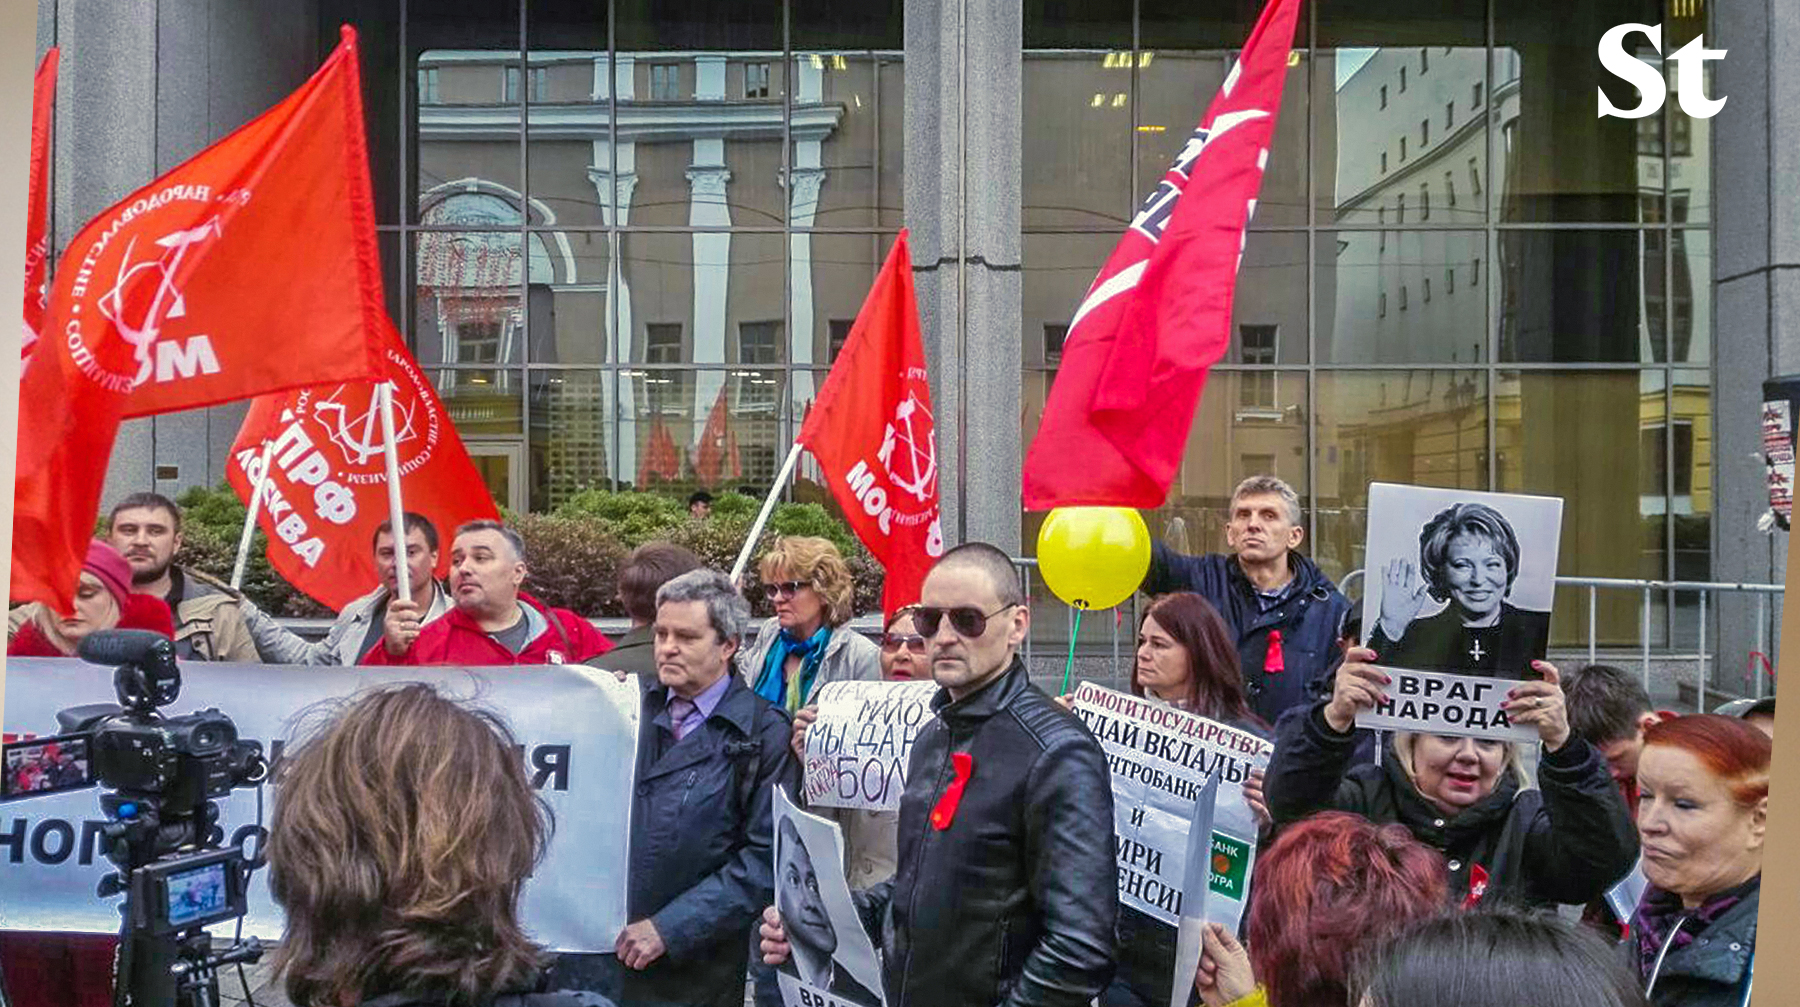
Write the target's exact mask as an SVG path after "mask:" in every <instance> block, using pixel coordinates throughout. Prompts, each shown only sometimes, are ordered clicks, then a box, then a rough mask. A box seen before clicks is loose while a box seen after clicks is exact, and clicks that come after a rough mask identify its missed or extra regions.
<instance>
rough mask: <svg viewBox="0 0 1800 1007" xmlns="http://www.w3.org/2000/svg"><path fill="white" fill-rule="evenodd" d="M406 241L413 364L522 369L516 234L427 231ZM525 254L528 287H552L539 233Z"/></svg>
mask: <svg viewBox="0 0 1800 1007" xmlns="http://www.w3.org/2000/svg"><path fill="white" fill-rule="evenodd" d="M412 240H413V346H414V351H415V353H416V355H417V356H418V359H419V363H421V364H423V365H424V366H426V367H433V366H436V365H438V364H455V365H466V366H480V365H483V364H489V365H507V364H521V363H524V362H525V344H526V338H525V309H524V304H523V302H522V301H521V300H520V296H519V291H520V288H521V285H522V282H523V279H524V275H523V274H524V270H523V268H522V265H523V264H522V262H521V259H522V258H523V256H521V254H520V246H521V239H520V235H519V232H517V231H467V232H457V231H429V232H423V233H415V234H414V235H413V236H412ZM531 253H532V254H531V256H530V259H531V267H530V280H531V283H532V285H533V287H534V288H536V287H538V286H540V285H544V284H549V283H551V282H553V274H552V268H551V260H550V254H549V250H548V248H547V247H546V246H545V245H544V244H543V242H542V240H541V239H540V236H538V235H533V236H532V243H531ZM492 376H493V375H492V374H490V377H492ZM497 381H498V379H497V378H496V383H497Z"/></svg>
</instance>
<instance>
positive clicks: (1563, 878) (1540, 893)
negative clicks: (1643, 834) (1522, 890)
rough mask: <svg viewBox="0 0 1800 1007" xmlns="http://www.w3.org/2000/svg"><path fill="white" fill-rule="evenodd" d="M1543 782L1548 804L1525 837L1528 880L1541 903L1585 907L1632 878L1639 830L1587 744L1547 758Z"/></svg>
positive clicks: (1576, 741)
mask: <svg viewBox="0 0 1800 1007" xmlns="http://www.w3.org/2000/svg"><path fill="white" fill-rule="evenodd" d="M1538 777H1539V780H1538V787H1539V789H1540V790H1542V791H1543V794H1544V802H1543V804H1542V806H1541V807H1540V808H1539V809H1538V813H1537V817H1536V818H1535V820H1533V821H1532V823H1531V830H1530V832H1528V833H1527V834H1526V837H1525V866H1526V870H1527V871H1529V872H1530V873H1529V875H1528V876H1527V879H1526V880H1527V883H1528V884H1529V885H1530V890H1531V892H1532V894H1534V895H1535V896H1537V897H1539V898H1541V899H1545V900H1551V901H1556V902H1565V903H1568V904H1570V905H1580V904H1582V903H1584V902H1586V901H1588V900H1589V899H1592V898H1594V897H1596V896H1598V895H1600V894H1602V893H1604V892H1605V891H1606V890H1607V889H1608V888H1609V887H1611V886H1612V885H1614V884H1616V883H1617V882H1618V881H1619V879H1621V878H1623V877H1624V876H1625V875H1626V874H1628V873H1630V871H1631V867H1632V865H1633V864H1635V863H1636V862H1637V855H1638V835H1637V828H1636V827H1635V826H1634V825H1633V824H1632V821H1631V813H1630V812H1629V811H1628V810H1627V809H1626V807H1625V798H1624V797H1623V796H1622V795H1621V794H1620V793H1619V788H1618V785H1617V784H1615V783H1613V780H1612V775H1611V774H1610V773H1609V772H1608V771H1607V768H1606V759H1605V757H1603V756H1602V755H1601V754H1600V753H1599V752H1598V751H1597V750H1595V749H1594V747H1593V746H1591V745H1589V744H1588V743H1587V742H1586V741H1583V740H1582V739H1580V738H1573V737H1572V738H1570V739H1569V740H1568V741H1567V742H1566V743H1564V745H1563V747H1562V748H1561V750H1559V751H1555V752H1547V753H1545V754H1544V757H1543V758H1542V759H1541V760H1540V761H1539V762H1538Z"/></svg>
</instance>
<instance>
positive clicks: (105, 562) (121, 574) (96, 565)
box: [81, 539, 131, 612]
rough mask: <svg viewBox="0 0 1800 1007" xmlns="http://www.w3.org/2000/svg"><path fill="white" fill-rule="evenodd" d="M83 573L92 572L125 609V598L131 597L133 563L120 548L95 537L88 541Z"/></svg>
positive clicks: (82, 567) (114, 599) (121, 608)
mask: <svg viewBox="0 0 1800 1007" xmlns="http://www.w3.org/2000/svg"><path fill="white" fill-rule="evenodd" d="M81 570H82V572H83V573H91V574H93V575H94V576H95V577H98V578H99V579H100V583H102V584H104V585H106V590H107V591H108V592H110V593H111V594H112V596H113V601H115V602H118V604H119V610H120V611H121V612H122V611H124V609H125V599H127V598H129V597H131V564H129V563H127V562H125V557H123V556H121V555H119V550H117V549H114V548H113V547H112V546H110V545H108V544H107V543H105V542H102V541H100V540H99V539H95V540H93V541H92V542H89V543H88V551H87V559H86V560H85V561H83V562H82V564H81Z"/></svg>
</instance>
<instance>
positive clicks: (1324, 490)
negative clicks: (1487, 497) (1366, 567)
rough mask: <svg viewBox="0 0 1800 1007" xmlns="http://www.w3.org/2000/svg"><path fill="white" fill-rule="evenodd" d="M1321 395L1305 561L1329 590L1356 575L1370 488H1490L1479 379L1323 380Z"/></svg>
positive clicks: (1453, 374) (1477, 375) (1397, 375)
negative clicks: (1321, 573)
mask: <svg viewBox="0 0 1800 1007" xmlns="http://www.w3.org/2000/svg"><path fill="white" fill-rule="evenodd" d="M1318 388H1319V391H1318V405H1319V409H1318V417H1319V422H1318V425H1317V430H1318V433H1317V439H1316V441H1315V443H1314V445H1313V455H1314V459H1315V461H1316V462H1317V464H1318V480H1319V481H1318V485H1317V487H1316V492H1315V493H1314V494H1313V500H1312V505H1313V546H1312V552H1313V558H1314V559H1316V560H1318V561H1319V564H1320V565H1321V566H1322V567H1324V569H1325V572H1326V573H1327V574H1329V575H1330V576H1331V577H1332V578H1333V579H1334V580H1341V579H1343V576H1344V575H1345V574H1346V573H1348V572H1349V571H1351V570H1360V569H1362V568H1363V561H1364V547H1365V545H1366V544H1367V541H1368V520H1369V509H1368V508H1369V484H1370V483H1372V482H1392V483H1408V484H1412V485H1417V486H1442V487H1450V488H1455V489H1474V490H1481V489H1486V488H1487V481H1488V478H1487V476H1488V434H1487V430H1488V428H1487V420H1488V412H1487V411H1488V402H1487V373H1486V372H1485V371H1453V370H1405V371H1402V370H1394V371H1339V372H1335V373H1334V372H1330V371H1324V372H1321V373H1320V374H1319V386H1318Z"/></svg>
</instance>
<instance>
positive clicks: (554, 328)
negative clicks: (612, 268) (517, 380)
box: [526, 231, 615, 364]
mask: <svg viewBox="0 0 1800 1007" xmlns="http://www.w3.org/2000/svg"><path fill="white" fill-rule="evenodd" d="M532 239H533V240H534V242H541V243H542V244H543V246H544V248H545V250H546V252H548V254H549V259H550V269H549V270H548V273H549V278H548V280H540V279H538V278H535V277H534V278H533V280H532V283H531V285H530V287H529V288H528V289H527V293H526V296H527V297H528V298H529V305H530V309H531V310H530V312H529V325H530V328H531V341H530V346H529V349H530V353H531V362H532V363H534V364H601V363H608V362H610V361H612V360H613V359H615V357H614V356H613V355H612V354H611V352H610V348H611V346H612V341H611V340H609V339H608V338H607V333H608V331H609V330H610V326H609V325H608V318H609V316H608V310H609V307H608V300H607V290H608V289H609V281H610V276H609V268H608V267H609V265H610V261H611V260H610V259H609V257H608V256H607V236H606V232H605V231H547V232H533V233H532Z"/></svg>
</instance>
